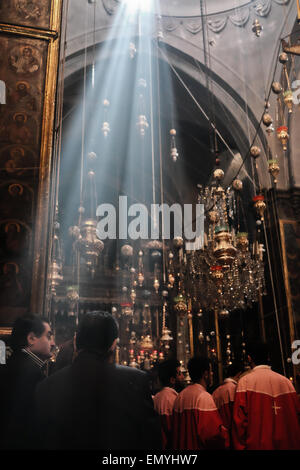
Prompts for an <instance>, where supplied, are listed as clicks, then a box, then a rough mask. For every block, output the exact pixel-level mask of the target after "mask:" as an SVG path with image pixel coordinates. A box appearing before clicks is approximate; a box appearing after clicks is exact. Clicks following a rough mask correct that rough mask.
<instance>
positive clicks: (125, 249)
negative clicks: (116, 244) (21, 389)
mask: <svg viewBox="0 0 300 470" xmlns="http://www.w3.org/2000/svg"><path fill="white" fill-rule="evenodd" d="M121 255H122V256H124V257H128V258H131V257H132V256H133V248H132V246H131V245H123V246H122V248H121Z"/></svg>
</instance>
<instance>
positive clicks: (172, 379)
mask: <svg viewBox="0 0 300 470" xmlns="http://www.w3.org/2000/svg"><path fill="white" fill-rule="evenodd" d="M158 377H159V380H160V382H161V384H162V386H163V387H170V386H171V387H174V386H175V384H176V382H177V381H182V380H183V376H182V374H181V372H180V362H179V361H178V360H177V359H167V360H166V361H163V362H161V363H160V364H159V365H158Z"/></svg>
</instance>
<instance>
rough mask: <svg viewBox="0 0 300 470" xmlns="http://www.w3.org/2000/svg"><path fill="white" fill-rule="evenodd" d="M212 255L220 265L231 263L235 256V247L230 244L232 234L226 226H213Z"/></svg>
mask: <svg viewBox="0 0 300 470" xmlns="http://www.w3.org/2000/svg"><path fill="white" fill-rule="evenodd" d="M214 256H215V257H216V259H217V261H218V262H219V263H220V264H221V265H225V266H226V265H228V264H231V263H232V262H233V260H234V258H235V256H236V248H235V247H234V246H233V245H232V236H231V233H230V232H229V228H228V227H227V226H225V225H224V226H218V227H216V228H215V248H214Z"/></svg>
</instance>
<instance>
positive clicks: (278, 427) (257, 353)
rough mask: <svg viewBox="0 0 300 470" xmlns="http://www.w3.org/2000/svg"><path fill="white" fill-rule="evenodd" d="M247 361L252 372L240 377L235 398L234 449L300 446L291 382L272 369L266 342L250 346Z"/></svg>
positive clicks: (297, 404) (297, 447) (296, 412)
mask: <svg viewBox="0 0 300 470" xmlns="http://www.w3.org/2000/svg"><path fill="white" fill-rule="evenodd" d="M248 361H249V363H250V366H251V368H252V371H251V372H250V373H249V374H247V375H245V376H244V377H242V378H241V379H240V380H239V382H238V385H237V389H236V394H235V400H234V407H233V422H232V439H233V445H234V448H235V449H237V450H243V449H246V450H292V449H300V425H299V413H300V409H299V401H298V397H297V394H296V391H295V389H294V387H293V385H292V384H291V382H290V380H288V379H287V378H286V377H284V376H282V375H280V374H277V373H276V372H273V371H272V370H271V367H270V366H269V365H268V364H269V351H268V347H267V345H266V344H264V343H255V344H252V345H249V347H248Z"/></svg>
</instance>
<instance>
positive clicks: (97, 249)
mask: <svg viewBox="0 0 300 470" xmlns="http://www.w3.org/2000/svg"><path fill="white" fill-rule="evenodd" d="M96 228H97V221H96V220H94V219H86V220H85V221H84V222H83V223H82V224H81V226H80V237H79V238H78V240H77V241H76V248H77V249H78V250H79V251H80V254H81V256H82V257H83V258H84V259H85V262H86V265H87V267H88V268H91V269H93V267H94V265H95V264H96V261H97V258H98V256H99V255H100V253H101V252H102V250H103V248H104V243H103V241H102V240H100V239H99V238H98V237H97V234H96Z"/></svg>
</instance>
